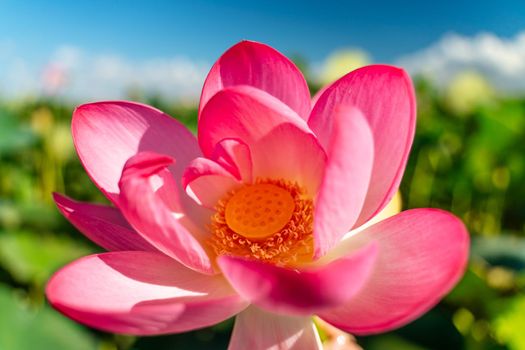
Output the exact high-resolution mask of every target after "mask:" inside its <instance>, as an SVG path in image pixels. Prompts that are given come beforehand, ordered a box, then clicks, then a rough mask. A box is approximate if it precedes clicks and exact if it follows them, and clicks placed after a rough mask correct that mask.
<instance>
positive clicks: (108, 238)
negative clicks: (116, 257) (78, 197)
mask: <svg viewBox="0 0 525 350" xmlns="http://www.w3.org/2000/svg"><path fill="white" fill-rule="evenodd" d="M53 199H54V200H55V203H56V205H57V207H58V210H60V212H61V213H62V215H64V217H65V218H66V219H68V220H69V222H71V224H73V226H75V227H76V228H77V229H78V230H79V231H80V232H82V234H84V236H86V237H87V238H89V239H90V240H91V241H93V242H95V243H96V244H98V245H99V246H101V247H102V248H104V249H106V250H115V251H119V250H143V251H156V249H155V248H154V247H153V246H152V245H151V244H149V243H148V242H147V241H146V240H144V238H142V236H140V235H139V234H138V233H137V232H135V230H134V229H133V228H132V227H131V226H130V225H129V224H128V222H127V221H126V219H124V217H123V216H122V214H121V213H120V211H119V210H118V209H117V208H113V207H109V206H106V205H98V204H90V203H82V202H77V201H74V200H72V199H71V198H68V197H66V196H63V195H61V194H59V193H53Z"/></svg>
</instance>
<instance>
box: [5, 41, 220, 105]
mask: <svg viewBox="0 0 525 350" xmlns="http://www.w3.org/2000/svg"><path fill="white" fill-rule="evenodd" d="M1 48H2V46H0V63H3V65H4V68H3V69H1V70H0V95H7V96H8V97H20V96H24V95H39V94H42V93H54V94H58V95H60V96H63V97H66V98H69V99H72V100H74V101H87V100H102V99H103V100H108V99H119V98H124V97H126V94H127V92H128V91H129V89H139V90H140V91H144V92H146V93H158V94H160V95H162V96H164V97H166V98H170V99H192V100H194V99H197V98H198V96H199V94H200V90H201V87H202V84H203V82H204V79H205V77H206V74H207V72H208V70H209V68H210V64H209V63H207V62H196V61H193V60H190V59H189V58H186V57H182V56H180V57H171V58H152V59H147V60H143V61H132V60H130V59H128V58H126V57H123V56H120V55H115V54H91V53H88V52H85V51H83V50H81V49H79V48H77V47H74V46H63V47H60V48H58V49H57V50H56V51H55V52H54V53H53V54H52V55H51V57H50V59H49V61H48V62H46V63H44V64H41V65H30V63H29V62H28V61H27V60H25V59H23V58H20V57H17V56H16V55H15V54H14V52H10V53H9V54H7V53H4V51H7V50H1ZM11 51H13V50H11Z"/></svg>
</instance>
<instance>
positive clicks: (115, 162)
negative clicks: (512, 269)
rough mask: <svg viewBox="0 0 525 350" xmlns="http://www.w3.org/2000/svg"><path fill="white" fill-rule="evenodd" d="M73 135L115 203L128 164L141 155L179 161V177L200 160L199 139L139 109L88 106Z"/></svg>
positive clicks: (77, 115)
mask: <svg viewBox="0 0 525 350" xmlns="http://www.w3.org/2000/svg"><path fill="white" fill-rule="evenodd" d="M72 129H73V140H74V142H75V147H76V149H77V152H78V155H79V157H80V160H81V161H82V164H83V165H84V167H85V168H86V170H87V172H88V174H89V176H90V177H91V178H92V179H93V181H94V182H95V184H96V185H97V186H98V187H99V188H100V189H101V190H102V192H104V193H105V194H106V195H107V196H108V198H109V199H111V200H112V201H115V199H116V197H117V196H118V193H119V188H118V181H119V179H120V174H121V173H122V169H123V168H124V163H126V161H127V160H128V159H129V158H130V157H132V156H133V155H135V154H137V153H138V152H144V151H152V152H157V153H160V154H166V155H169V156H171V157H173V158H175V159H177V165H176V166H174V167H173V169H172V170H173V172H174V174H175V176H177V177H180V175H181V174H182V171H183V170H184V168H185V167H186V165H187V164H188V163H189V162H190V161H191V160H192V159H193V158H195V157H198V156H199V155H200V150H199V147H198V145H197V142H196V140H195V137H194V136H193V135H192V134H191V133H190V132H189V131H188V130H187V129H186V128H185V127H184V126H183V125H182V124H181V123H180V122H178V121H176V120H174V119H172V118H170V117H169V116H168V115H166V114H164V113H162V112H161V111H159V110H157V109H155V108H152V107H149V106H146V105H142V104H138V103H133V102H126V101H115V102H96V103H90V104H85V105H82V106H80V107H78V108H77V109H75V112H74V113H73V122H72Z"/></svg>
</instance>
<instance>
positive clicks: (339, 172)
mask: <svg viewBox="0 0 525 350" xmlns="http://www.w3.org/2000/svg"><path fill="white" fill-rule="evenodd" d="M335 113H336V115H335V116H334V119H335V120H334V128H333V130H332V136H331V138H330V142H329V144H328V148H327V153H328V161H327V165H326V169H325V173H324V178H323V182H322V185H321V189H320V191H319V195H318V197H317V201H316V206H315V220H314V241H315V253H314V259H316V258H318V257H320V256H322V255H324V254H325V253H326V252H327V251H328V250H329V249H330V248H332V247H333V246H335V245H336V244H337V243H338V242H339V241H340V239H341V238H342V237H343V236H344V235H345V234H346V233H347V232H348V231H349V230H350V228H351V227H352V226H353V225H354V224H355V222H356V220H357V218H358V217H359V213H360V212H361V208H362V206H363V203H364V201H365V198H366V193H367V191H368V184H369V182H370V176H371V174H372V166H373V159H374V140H373V138H372V133H371V131H370V127H369V126H368V123H367V121H366V119H365V117H364V116H363V114H362V113H361V112H360V111H359V110H358V109H356V108H353V107H343V106H341V107H340V108H339V109H336V111H335Z"/></svg>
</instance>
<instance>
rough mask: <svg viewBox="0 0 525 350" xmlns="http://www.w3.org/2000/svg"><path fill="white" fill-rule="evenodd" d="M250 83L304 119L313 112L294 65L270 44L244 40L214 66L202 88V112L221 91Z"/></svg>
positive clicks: (304, 83)
mask: <svg viewBox="0 0 525 350" xmlns="http://www.w3.org/2000/svg"><path fill="white" fill-rule="evenodd" d="M236 85H249V86H253V87H255V88H258V89H261V90H264V91H266V92H267V93H269V94H270V95H272V96H275V97H276V98H278V99H279V100H281V101H282V102H284V103H285V104H287V105H288V106H289V107H290V108H291V109H293V110H294V111H295V112H296V113H297V114H298V115H300V116H301V117H302V118H303V119H305V120H306V119H307V118H308V114H309V113H310V92H309V90H308V85H307V84H306V81H305V79H304V77H303V75H302V74H301V72H300V71H299V69H298V68H297V67H296V66H295V64H294V63H293V62H292V61H290V60H289V59H288V58H286V57H285V56H284V55H282V54H281V53H279V52H278V51H277V50H275V49H273V48H271V47H270V46H268V45H264V44H261V43H257V42H253V41H241V42H240V43H238V44H237V45H234V46H232V47H231V48H230V49H228V51H226V52H225V53H224V54H223V55H222V56H221V57H220V58H219V60H218V61H217V62H215V64H214V65H213V67H212V68H211V71H210V73H209V74H208V77H207V78H206V81H205V82H204V87H203V89H202V95H201V101H200V105H199V114H200V112H202V109H203V108H204V106H205V105H206V103H207V102H208V101H209V100H210V99H211V98H212V97H213V95H215V94H216V93H217V92H219V91H220V90H222V89H224V88H227V87H231V86H236Z"/></svg>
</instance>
